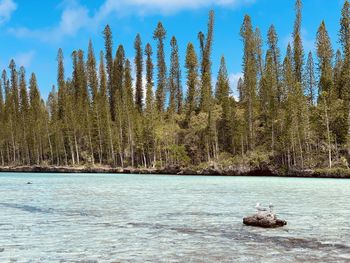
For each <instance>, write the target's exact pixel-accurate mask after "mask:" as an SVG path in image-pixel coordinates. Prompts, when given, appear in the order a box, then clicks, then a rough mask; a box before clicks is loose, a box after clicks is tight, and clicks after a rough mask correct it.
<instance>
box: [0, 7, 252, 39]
mask: <svg viewBox="0 0 350 263" xmlns="http://www.w3.org/2000/svg"><path fill="white" fill-rule="evenodd" d="M3 1H12V0H3ZM255 1H257V0H166V1H165V0H105V2H104V3H103V4H102V5H101V6H100V7H99V8H98V9H97V11H96V12H95V13H94V14H90V10H89V9H88V8H87V7H85V6H83V5H81V4H79V2H78V1H77V0H63V1H62V2H61V6H62V7H63V11H62V14H61V18H60V21H59V22H58V24H57V25H56V26H53V27H49V28H41V29H29V28H26V27H19V28H10V29H9V30H8V31H9V32H10V33H11V34H13V35H14V36H16V37H19V38H35V39H39V40H41V41H44V42H57V41H60V40H62V39H63V38H64V37H67V36H68V37H69V36H75V35H76V34H77V33H78V32H79V31H80V30H82V29H84V28H89V29H91V28H96V26H98V25H99V24H101V23H102V22H103V21H104V20H105V19H106V18H107V17H109V16H112V15H115V16H119V17H120V16H125V15H131V14H136V15H141V16H145V15H152V14H163V15H166V14H173V13H176V12H178V11H181V10H189V9H199V8H205V7H214V6H224V7H237V6H240V5H244V4H251V3H254V2H255Z"/></svg>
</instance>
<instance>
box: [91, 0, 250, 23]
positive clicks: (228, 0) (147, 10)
mask: <svg viewBox="0 0 350 263" xmlns="http://www.w3.org/2000/svg"><path fill="white" fill-rule="evenodd" d="M255 1H256V0H106V2H105V3H104V4H103V5H102V6H101V8H100V10H99V12H98V13H97V15H96V18H97V20H100V19H102V18H103V17H105V16H107V15H109V14H111V13H117V14H127V13H128V12H129V13H131V12H132V13H133V14H135V13H136V14H138V15H147V14H159V13H161V14H171V13H175V12H178V11H181V10H189V9H199V8H205V7H211V6H225V7H237V6H239V5H244V4H251V3H254V2H255Z"/></svg>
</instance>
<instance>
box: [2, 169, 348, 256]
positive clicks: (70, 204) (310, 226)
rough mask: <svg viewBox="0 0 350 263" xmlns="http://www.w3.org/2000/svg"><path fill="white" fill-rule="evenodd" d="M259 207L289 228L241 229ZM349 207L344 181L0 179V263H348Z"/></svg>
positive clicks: (21, 176)
mask: <svg viewBox="0 0 350 263" xmlns="http://www.w3.org/2000/svg"><path fill="white" fill-rule="evenodd" d="M28 180H30V181H31V182H33V184H31V185H27V184H26V182H27V181H28ZM258 201H259V202H261V203H263V204H268V203H269V202H273V203H274V205H275V208H276V210H277V212H278V215H279V217H281V218H283V219H286V220H287V221H288V226H287V227H285V228H282V229H272V230H266V229H259V228H251V227H246V226H243V225H242V218H243V217H244V216H246V215H248V214H250V213H253V212H254V205H255V203H256V202H258ZM349 201H350V181H347V180H332V179H331V180H328V179H324V180H323V179H293V178H253V177H252V178H251V177H249V178H244V177H178V176H149V175H147V176H139V175H54V174H50V175H49V174H41V175H37V174H0V262H350V221H349V218H350V204H349Z"/></svg>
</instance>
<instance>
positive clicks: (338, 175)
mask: <svg viewBox="0 0 350 263" xmlns="http://www.w3.org/2000/svg"><path fill="white" fill-rule="evenodd" d="M6 172H7V173H72V174H79V173H90V174H98V173H99V174H144V175H147V174H149V175H152V174H153V175H182V176H247V177H249V176H256V177H287V178H334V179H350V170H349V169H340V168H334V169H317V170H292V171H288V172H282V171H281V170H278V169H270V168H249V167H248V168H247V167H237V168H229V169H217V168H206V169H201V170H194V169H190V168H178V167H168V168H159V169H157V168H121V167H117V168H113V167H108V166H95V167H85V166H76V167H73V166H37V165H34V166H5V167H0V173H6Z"/></svg>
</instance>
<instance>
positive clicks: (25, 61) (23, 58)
mask: <svg viewBox="0 0 350 263" xmlns="http://www.w3.org/2000/svg"><path fill="white" fill-rule="evenodd" d="M35 53H36V52H35V51H34V50H30V51H28V52H21V53H18V54H16V55H15V57H14V60H15V61H16V64H17V65H18V66H23V67H25V68H28V67H30V65H31V64H32V61H33V59H34V57H35Z"/></svg>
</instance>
